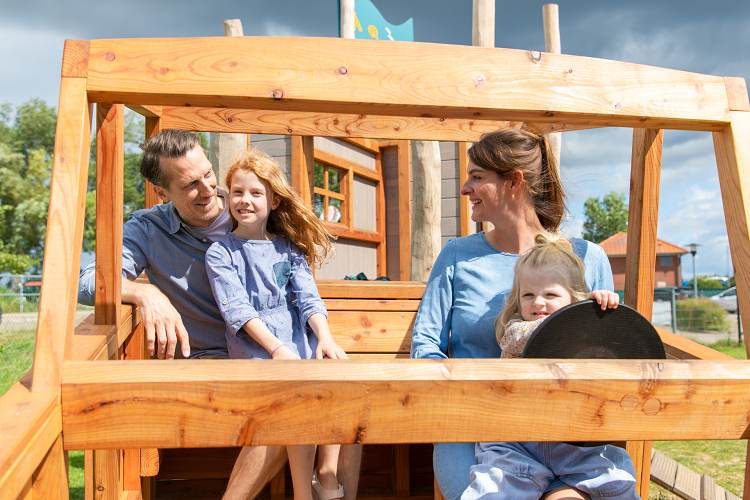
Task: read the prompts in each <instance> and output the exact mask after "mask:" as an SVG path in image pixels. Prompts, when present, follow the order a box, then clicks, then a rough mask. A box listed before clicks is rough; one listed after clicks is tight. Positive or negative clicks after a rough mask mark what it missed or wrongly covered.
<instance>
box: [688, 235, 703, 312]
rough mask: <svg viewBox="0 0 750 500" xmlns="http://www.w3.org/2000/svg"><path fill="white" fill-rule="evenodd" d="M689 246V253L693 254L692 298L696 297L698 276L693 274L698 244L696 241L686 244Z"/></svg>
mask: <svg viewBox="0 0 750 500" xmlns="http://www.w3.org/2000/svg"><path fill="white" fill-rule="evenodd" d="M688 246H689V247H690V253H691V254H693V298H694V299H697V298H698V276H697V275H696V274H695V254H696V253H697V252H698V247H699V246H700V245H699V244H697V243H690V244H689V245H688Z"/></svg>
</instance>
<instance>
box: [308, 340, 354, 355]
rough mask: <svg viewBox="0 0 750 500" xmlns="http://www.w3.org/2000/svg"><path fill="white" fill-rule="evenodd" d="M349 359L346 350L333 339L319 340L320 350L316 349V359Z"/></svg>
mask: <svg viewBox="0 0 750 500" xmlns="http://www.w3.org/2000/svg"><path fill="white" fill-rule="evenodd" d="M325 356H328V357H329V358H330V359H349V357H348V356H347V355H346V353H345V352H344V350H343V349H342V348H341V346H340V345H338V344H337V343H336V342H334V341H333V339H330V340H329V339H326V340H318V348H317V349H315V359H323V358H324V357H325Z"/></svg>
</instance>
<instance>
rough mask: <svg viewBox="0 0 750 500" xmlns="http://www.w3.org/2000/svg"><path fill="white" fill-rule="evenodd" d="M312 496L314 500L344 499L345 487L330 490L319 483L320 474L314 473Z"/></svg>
mask: <svg viewBox="0 0 750 500" xmlns="http://www.w3.org/2000/svg"><path fill="white" fill-rule="evenodd" d="M312 494H313V499H314V500H336V499H337V498H344V487H343V486H341V485H339V487H338V489H335V490H329V489H328V488H326V487H324V486H323V485H322V484H320V481H318V472H317V471H313V477H312Z"/></svg>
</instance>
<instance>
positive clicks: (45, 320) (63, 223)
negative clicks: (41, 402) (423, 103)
mask: <svg viewBox="0 0 750 500" xmlns="http://www.w3.org/2000/svg"><path fill="white" fill-rule="evenodd" d="M91 114H92V109H91V105H90V104H89V102H88V99H87V98H86V79H85V78H68V77H63V78H62V81H61V82H60V104H59V107H58V119H57V128H56V130H55V152H54V157H53V163H52V180H51V183H50V202H49V212H48V215H47V237H46V239H45V245H44V248H45V251H44V266H43V270H42V274H44V283H43V284H42V290H41V293H40V297H39V321H38V323H37V330H36V347H35V350H34V380H33V385H32V390H34V391H48V390H58V389H59V387H60V377H61V375H62V363H63V358H64V355H65V351H66V350H67V349H68V348H69V344H70V341H71V338H72V336H73V329H74V328H75V314H74V312H75V309H76V306H77V303H78V274H79V273H80V270H81V248H82V245H83V219H84V212H85V209H86V181H87V178H88V172H89V146H90V142H91Z"/></svg>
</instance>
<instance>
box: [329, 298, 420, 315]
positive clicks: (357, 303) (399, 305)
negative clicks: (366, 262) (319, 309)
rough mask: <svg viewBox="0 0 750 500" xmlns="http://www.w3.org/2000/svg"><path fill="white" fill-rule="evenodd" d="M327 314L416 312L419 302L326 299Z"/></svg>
mask: <svg viewBox="0 0 750 500" xmlns="http://www.w3.org/2000/svg"><path fill="white" fill-rule="evenodd" d="M324 302H325V304H326V309H328V313H329V314H337V311H399V312H402V311H417V310H419V302H420V301H419V300H378V299H326V300H324Z"/></svg>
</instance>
